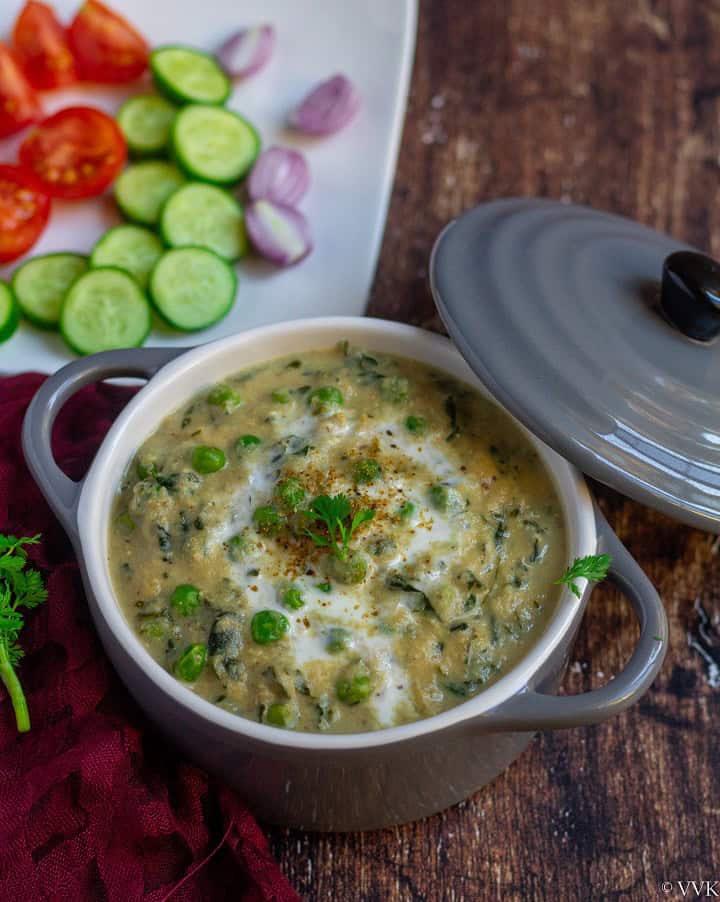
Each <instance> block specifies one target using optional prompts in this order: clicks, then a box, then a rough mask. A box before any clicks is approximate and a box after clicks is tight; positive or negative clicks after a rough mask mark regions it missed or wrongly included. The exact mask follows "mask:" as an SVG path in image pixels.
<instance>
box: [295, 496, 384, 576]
mask: <svg viewBox="0 0 720 902" xmlns="http://www.w3.org/2000/svg"><path fill="white" fill-rule="evenodd" d="M351 511H352V506H351V504H350V501H349V499H348V498H346V497H345V495H335V496H333V497H332V498H331V497H330V496H329V495H318V497H317V498H315V499H314V500H313V501H311V502H310V506H309V508H308V509H307V510H304V511H300V514H301V515H302V516H303V517H306V518H307V519H309V520H319V521H320V522H321V523H323V525H324V526H325V529H326V530H327V533H328V537H327V538H325V537H324V536H322V535H319V534H318V533H317V532H313V531H312V530H311V529H309V528H307V527H306V528H305V529H303V530H301V532H302V535H306V536H308V537H309V538H311V539H312V540H313V542H314V543H315V545H317V546H318V547H319V548H331V549H332V552H333V554H334V555H335V557H337V558H339V559H340V560H344V559H345V558H346V556H347V552H348V546H349V544H350V539H351V538H352V535H353V533H354V532H355V530H356V529H357V528H358V527H360V526H361V525H362V524H363V523H367V522H369V521H370V520H372V518H373V517H374V516H375V511H374V510H370V509H364V510H359V511H356V512H355V514H354V515H353V516H352V518H351V519H350V522H349V523H347V522H346V521H347V520H348V519H349V518H350V514H351Z"/></svg>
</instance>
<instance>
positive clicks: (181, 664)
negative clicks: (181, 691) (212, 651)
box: [175, 642, 207, 683]
mask: <svg viewBox="0 0 720 902" xmlns="http://www.w3.org/2000/svg"><path fill="white" fill-rule="evenodd" d="M206 661H207V645H204V644H203V643H202V642H196V643H195V644H194V645H188V647H187V648H186V649H185V651H184V652H183V653H182V654H181V655H180V657H179V658H178V659H177V661H176V662H175V676H178V677H180V679H181V680H185V682H186V683H194V682H195V680H196V679H197V678H198V677H199V676H200V674H201V673H202V672H203V667H205V663H206Z"/></svg>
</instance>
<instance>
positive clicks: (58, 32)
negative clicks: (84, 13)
mask: <svg viewBox="0 0 720 902" xmlns="http://www.w3.org/2000/svg"><path fill="white" fill-rule="evenodd" d="M13 46H14V48H15V54H16V56H17V58H18V61H19V63H20V65H21V66H22V67H23V71H24V72H25V75H26V76H27V79H28V81H29V82H30V84H31V85H32V86H33V87H34V88H40V89H46V88H60V87H62V86H63V85H69V84H72V82H74V81H76V80H77V74H76V72H75V60H74V59H73V55H72V53H71V52H70V44H69V43H68V39H67V34H66V33H65V29H64V28H63V26H62V25H61V24H60V22H59V21H58V19H57V17H56V16H55V13H54V11H53V10H52V8H51V7H49V6H48V5H47V4H46V3H40V2H38V0H28V2H27V3H26V4H25V6H24V7H23V8H22V11H21V13H20V15H19V16H18V18H17V21H16V22H15V28H14V29H13Z"/></svg>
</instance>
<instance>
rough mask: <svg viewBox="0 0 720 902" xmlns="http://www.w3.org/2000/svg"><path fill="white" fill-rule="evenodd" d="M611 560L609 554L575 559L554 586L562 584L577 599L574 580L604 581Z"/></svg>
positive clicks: (577, 594) (579, 593)
mask: <svg viewBox="0 0 720 902" xmlns="http://www.w3.org/2000/svg"><path fill="white" fill-rule="evenodd" d="M611 563H612V558H611V557H610V555H609V554H589V555H588V556H587V557H577V558H575V560H574V561H573V562H572V564H571V565H570V566H569V567H568V568H567V570H566V571H565V573H563V575H562V576H561V577H560V579H556V580H555V584H556V585H557V584H559V583H564V584H565V585H566V586H569V587H570V590H571V591H572V593H573V594H574V595H576V596H577V597H578V598H580V596H581V594H582V593H581V592H580V589H579V588H578V586H577V584H576V582H575V580H576V579H586V580H588V581H589V582H593V583H599V582H601V581H602V580H604V579H605V577H606V576H607V574H608V570H609V569H610V564H611Z"/></svg>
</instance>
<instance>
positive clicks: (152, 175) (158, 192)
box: [115, 160, 185, 225]
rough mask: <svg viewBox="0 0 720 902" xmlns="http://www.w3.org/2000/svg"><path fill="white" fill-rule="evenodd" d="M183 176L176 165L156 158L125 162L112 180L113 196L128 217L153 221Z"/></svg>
mask: <svg viewBox="0 0 720 902" xmlns="http://www.w3.org/2000/svg"><path fill="white" fill-rule="evenodd" d="M184 181H185V179H184V177H183V175H182V173H181V172H180V170H179V169H177V167H175V166H173V165H172V164H170V163H163V162H161V161H160V160H146V161H145V162H144V163H135V164H134V165H133V166H128V168H127V169H125V170H124V171H123V172H121V173H120V175H119V176H118V179H117V181H116V182H115V200H116V202H117V205H118V207H120V210H121V212H122V214H123V216H126V217H127V218H128V219H132V220H134V221H135V222H140V223H142V224H143V225H155V223H156V222H157V221H158V219H159V218H160V210H161V209H162V205H163V204H164V203H165V201H166V200H167V199H168V197H170V195H171V194H172V193H173V191H176V190H177V189H178V188H179V187H180V185H182V184H183V183H184Z"/></svg>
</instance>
